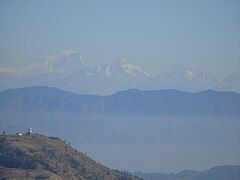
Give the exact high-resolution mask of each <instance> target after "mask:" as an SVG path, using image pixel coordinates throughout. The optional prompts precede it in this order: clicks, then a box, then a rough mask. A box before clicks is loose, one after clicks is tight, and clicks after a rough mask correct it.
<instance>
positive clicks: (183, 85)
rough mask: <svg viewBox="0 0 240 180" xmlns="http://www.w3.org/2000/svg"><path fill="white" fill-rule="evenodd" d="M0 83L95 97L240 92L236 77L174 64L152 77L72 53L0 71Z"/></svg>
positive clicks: (121, 63) (130, 67) (123, 65)
mask: <svg viewBox="0 0 240 180" xmlns="http://www.w3.org/2000/svg"><path fill="white" fill-rule="evenodd" d="M0 81H1V86H0V89H1V90H4V89H7V88H16V87H25V86H35V85H44V86H53V87H57V88H61V89H64V90H68V91H71V92H75V93H79V94H98V95H107V94H108V95H109V94H113V93H116V92H117V91H120V90H126V89H130V88H139V89H156V90H160V89H177V90H182V91H189V92H196V91H202V90H207V89H213V90H221V91H235V92H240V78H239V75H229V76H227V77H226V78H224V79H219V78H217V77H215V76H214V75H213V74H212V73H209V72H207V71H198V70H194V69H192V68H190V67H187V66H184V65H181V64H177V65H175V66H173V67H172V69H171V70H170V71H169V72H165V73H163V74H160V75H159V76H157V77H153V76H151V75H149V74H148V73H146V72H144V71H143V70H142V69H140V68H138V67H136V66H133V65H131V64H129V63H127V62H126V60H117V61H112V62H110V63H108V64H104V65H100V66H92V65H89V64H88V63H87V62H86V61H85V60H84V59H83V58H82V57H81V56H80V54H79V53H78V52H77V51H73V50H69V51H65V52H62V53H59V54H57V55H51V56H45V57H41V58H39V59H38V60H36V61H35V62H33V63H31V64H29V65H26V66H24V67H21V68H11V67H0Z"/></svg>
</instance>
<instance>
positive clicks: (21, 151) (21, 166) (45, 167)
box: [0, 134, 138, 180]
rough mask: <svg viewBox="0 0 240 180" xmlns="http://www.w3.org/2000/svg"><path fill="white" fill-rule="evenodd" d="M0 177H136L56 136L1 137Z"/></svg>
mask: <svg viewBox="0 0 240 180" xmlns="http://www.w3.org/2000/svg"><path fill="white" fill-rule="evenodd" d="M0 166H1V167H0V179H5V178H6V179H14V178H15V179H106V180H108V179H138V178H137V177H133V176H130V175H128V174H127V175H126V174H123V173H120V172H118V171H113V170H111V169H109V168H107V167H105V166H103V165H101V164H99V163H97V162H95V161H94V160H92V159H91V158H89V157H87V156H86V155H84V154H82V153H80V152H78V151H77V150H75V149H74V148H72V147H71V146H69V145H68V144H66V143H65V142H64V141H62V140H61V139H59V138H55V137H46V136H42V135H37V134H32V135H23V136H17V135H16V136H3V135H2V136H0Z"/></svg>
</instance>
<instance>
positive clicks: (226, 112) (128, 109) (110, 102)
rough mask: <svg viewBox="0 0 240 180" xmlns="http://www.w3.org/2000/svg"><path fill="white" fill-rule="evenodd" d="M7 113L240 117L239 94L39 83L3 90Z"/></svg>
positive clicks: (2, 107)
mask: <svg viewBox="0 0 240 180" xmlns="http://www.w3.org/2000/svg"><path fill="white" fill-rule="evenodd" d="M5 112H12V113H16V112H23V113H33V112H70V113H78V114H79V115H82V116H83V115H108V116H111V115H124V116H145V115H146V116H149V115H150V116H158V117H164V116H172V117H214V118H218V117H221V118H239V117H240V94H237V93H234V92H217V91H213V90H207V91H202V92H199V93H187V92H182V91H177V90H159V91H157V90H155V91H154V90H153V91H141V90H137V89H130V90H127V91H121V92H118V93H116V94H113V95H110V96H96V95H77V94H74V93H71V92H66V91H63V90H60V89H57V88H49V87H41V86H37V87H29V88H19V89H9V90H6V91H3V92H1V93H0V113H5Z"/></svg>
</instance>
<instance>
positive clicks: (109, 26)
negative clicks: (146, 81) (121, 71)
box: [0, 0, 240, 76]
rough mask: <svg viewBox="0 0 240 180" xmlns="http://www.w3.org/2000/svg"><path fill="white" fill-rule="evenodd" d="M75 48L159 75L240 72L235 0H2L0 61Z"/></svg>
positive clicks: (17, 61)
mask: <svg viewBox="0 0 240 180" xmlns="http://www.w3.org/2000/svg"><path fill="white" fill-rule="evenodd" d="M68 49H77V50H79V51H80V53H81V55H82V56H83V57H85V59H86V60H87V61H88V62H89V63H90V64H94V65H95V64H103V63H106V62H109V61H111V60H115V59H119V58H121V57H125V58H127V59H128V61H129V63H132V64H134V65H138V66H140V67H142V68H143V69H144V70H145V71H147V72H149V73H150V74H153V75H157V74H160V73H162V72H163V71H166V70H168V69H169V68H170V66H172V65H173V64H175V63H184V64H187V65H190V66H192V67H194V68H197V69H203V70H209V71H212V72H214V73H215V74H216V75H219V76H223V75H226V74H230V73H238V74H240V1H239V0H216V1H214V0H206V1H204V0H201V1H199V0H186V1H184V0H182V1H179V0H175V1H174V0H165V1H161V0H156V1H153V0H146V1H140V0H135V1H134V0H121V1H110V0H109V1H104V0H103V1H99V0H98V1H97V0H96V1H93V0H86V1H83V0H82V1H71V0H66V1H60V0H49V1H45V0H41V1H30V0H26V1H20V0H19V1H13V0H11V1H9V0H6V1H4V0H1V1H0V65H3V66H22V65H25V64H27V63H30V62H31V61H33V60H35V59H36V58H37V57H39V56H43V55H48V54H55V53H58V52H61V51H64V50H68Z"/></svg>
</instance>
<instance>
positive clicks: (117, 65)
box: [102, 59, 149, 79]
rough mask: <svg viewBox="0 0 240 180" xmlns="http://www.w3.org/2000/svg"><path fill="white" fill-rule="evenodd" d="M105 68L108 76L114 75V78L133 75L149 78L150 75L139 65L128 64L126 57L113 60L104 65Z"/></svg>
mask: <svg viewBox="0 0 240 180" xmlns="http://www.w3.org/2000/svg"><path fill="white" fill-rule="evenodd" d="M102 68H103V69H104V73H105V75H106V76H107V77H111V76H113V78H116V79H121V78H123V77H124V76H131V77H137V76H141V77H145V78H147V77H148V76H149V75H148V74H147V73H146V72H144V71H143V70H142V69H140V68H139V67H137V66H133V65H131V64H128V63H127V61H126V59H121V60H116V61H112V62H110V63H108V64H106V65H104V66H103V67H102Z"/></svg>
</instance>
